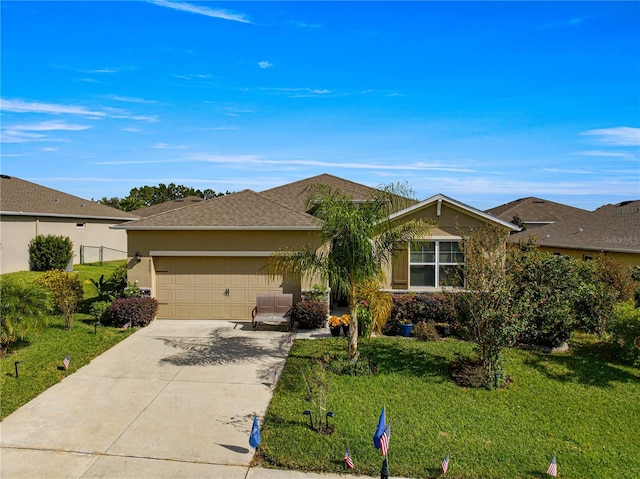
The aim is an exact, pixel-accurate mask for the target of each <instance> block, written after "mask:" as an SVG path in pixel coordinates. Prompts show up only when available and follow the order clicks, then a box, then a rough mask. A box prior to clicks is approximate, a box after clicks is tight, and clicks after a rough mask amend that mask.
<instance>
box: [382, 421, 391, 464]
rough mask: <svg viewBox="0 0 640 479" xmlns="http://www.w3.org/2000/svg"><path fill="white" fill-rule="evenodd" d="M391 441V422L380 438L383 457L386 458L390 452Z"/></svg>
mask: <svg viewBox="0 0 640 479" xmlns="http://www.w3.org/2000/svg"><path fill="white" fill-rule="evenodd" d="M389 441H391V422H389V425H388V426H387V428H386V429H385V430H384V432H383V433H382V436H380V452H382V455H383V456H386V455H387V453H388V452H389Z"/></svg>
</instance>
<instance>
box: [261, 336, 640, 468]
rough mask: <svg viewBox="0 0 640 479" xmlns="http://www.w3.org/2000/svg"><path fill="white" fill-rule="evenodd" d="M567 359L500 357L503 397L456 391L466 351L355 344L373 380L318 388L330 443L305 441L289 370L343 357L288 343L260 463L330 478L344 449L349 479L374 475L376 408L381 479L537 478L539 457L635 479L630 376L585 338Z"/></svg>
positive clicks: (635, 410)
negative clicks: (385, 442)
mask: <svg viewBox="0 0 640 479" xmlns="http://www.w3.org/2000/svg"><path fill="white" fill-rule="evenodd" d="M571 346H572V347H571V351H570V352H569V353H564V354H554V355H545V354H543V353H539V352H535V351H524V350H520V349H513V350H509V351H507V354H506V364H505V370H506V371H507V372H508V374H509V376H510V377H511V378H512V381H513V382H512V383H511V384H510V385H509V387H508V388H507V389H502V390H497V391H485V390H472V389H463V388H460V387H458V386H457V385H456V384H455V383H454V382H453V381H452V380H451V379H450V376H449V372H448V363H449V361H450V360H451V359H452V358H453V357H454V354H456V353H462V354H467V353H469V352H470V351H471V345H470V344H468V343H465V342H461V341H456V340H446V341H436V342H418V341H412V340H407V339H402V338H376V339H372V340H370V341H362V342H361V357H362V356H369V357H371V358H373V360H374V361H375V363H377V365H378V374H377V375H375V376H356V377H354V376H334V375H331V374H330V375H328V376H329V378H330V383H331V386H330V393H329V400H328V403H327V408H328V409H329V410H333V411H335V412H336V417H335V418H334V419H333V420H332V423H333V424H335V431H334V432H333V434H332V435H330V436H325V435H321V434H318V433H315V432H313V431H312V430H311V429H310V428H309V427H308V419H307V417H305V416H303V415H302V411H303V410H305V409H308V408H309V407H310V404H309V402H307V400H306V399H305V397H306V393H305V385H304V381H303V379H302V378H301V367H303V368H304V367H305V364H308V363H309V361H313V360H314V359H313V358H317V357H319V356H320V355H322V353H323V352H325V351H328V352H341V353H345V354H346V347H347V346H346V342H345V340H344V339H342V338H331V339H326V340H316V341H296V342H295V343H294V345H293V348H292V351H291V354H290V356H289V359H288V360H287V365H286V367H285V369H284V371H283V373H282V375H281V378H280V382H279V384H278V387H277V389H276V392H275V396H274V398H273V401H272V402H271V405H270V407H269V410H268V412H267V415H266V417H265V418H264V426H263V428H262V446H261V449H260V452H261V455H262V459H263V460H264V461H265V462H266V463H267V464H271V465H273V466H276V467H284V468H292V469H302V470H315V471H340V472H345V471H346V468H345V466H344V462H343V460H342V457H343V455H344V451H345V449H346V447H349V449H350V452H351V456H352V458H353V460H354V462H355V466H356V468H355V470H354V472H355V473H360V474H368V475H373V476H378V475H379V474H380V467H381V457H380V454H379V452H378V451H377V450H376V449H374V447H373V444H372V436H373V433H374V431H375V428H376V425H377V422H378V417H379V415H380V409H381V408H382V406H383V405H386V407H387V420H390V421H391V422H392V425H393V426H392V435H391V446H390V451H389V468H390V474H391V475H397V476H406V477H439V476H441V472H440V469H439V467H440V463H441V462H442V460H443V458H444V457H445V455H446V454H447V453H450V454H451V464H450V467H449V472H448V474H447V475H446V477H453V478H509V479H514V478H544V477H549V476H547V475H546V474H545V471H546V468H547V466H548V464H549V461H550V459H551V456H552V455H553V454H554V453H555V454H556V455H557V460H558V469H559V474H558V475H559V477H563V478H575V479H583V478H592V477H593V478H595V477H597V478H612V479H613V478H615V479H621V478H629V479H631V478H637V477H640V454H639V451H640V434H639V431H640V379H639V375H640V370H638V369H634V368H630V367H625V366H621V365H618V364H614V363H611V362H607V361H606V360H605V359H603V358H602V353H601V351H600V350H599V348H598V345H597V344H595V341H593V340H592V339H591V338H590V337H587V336H580V337H579V338H577V339H574V340H573V342H572V345H571Z"/></svg>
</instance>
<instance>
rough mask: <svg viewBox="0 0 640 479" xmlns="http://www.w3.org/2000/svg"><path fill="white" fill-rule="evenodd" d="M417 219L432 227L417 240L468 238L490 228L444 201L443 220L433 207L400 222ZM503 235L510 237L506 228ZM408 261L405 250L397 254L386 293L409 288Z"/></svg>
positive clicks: (387, 276)
mask: <svg viewBox="0 0 640 479" xmlns="http://www.w3.org/2000/svg"><path fill="white" fill-rule="evenodd" d="M418 219H422V220H427V221H432V226H431V227H430V230H429V234H427V235H426V236H424V237H422V238H416V239H438V240H443V239H444V240H446V239H448V238H455V239H459V238H463V237H465V236H467V235H468V234H469V233H470V231H471V230H472V229H473V228H482V227H484V226H486V225H487V220H486V219H484V218H481V217H478V216H474V215H471V214H469V212H467V211H465V210H463V209H459V208H457V207H456V206H455V205H450V204H448V203H445V202H444V201H443V202H442V204H441V207H440V216H438V207H437V203H433V204H431V205H429V206H425V207H424V208H420V209H418V210H416V211H414V212H413V213H412V214H411V215H407V216H405V217H403V218H402V219H401V221H410V220H418ZM504 233H505V237H506V236H507V234H508V233H509V230H508V229H507V228H506V227H505V228H504ZM408 261H409V260H408V256H407V253H406V250H404V251H402V250H398V251H397V252H396V253H395V254H394V259H393V261H392V262H391V264H388V265H387V266H386V268H385V271H384V272H385V280H386V281H385V284H384V288H385V289H404V288H403V286H402V285H405V284H408V275H409V268H408V266H409V265H408ZM405 287H406V286H405Z"/></svg>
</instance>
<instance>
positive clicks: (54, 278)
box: [36, 271, 84, 329]
mask: <svg viewBox="0 0 640 479" xmlns="http://www.w3.org/2000/svg"><path fill="white" fill-rule="evenodd" d="M36 283H37V284H39V285H41V286H43V287H44V288H46V289H48V290H49V291H50V292H51V296H52V298H53V303H54V305H55V308H56V312H58V313H60V314H62V316H63V317H64V322H65V326H66V327H67V329H71V328H73V319H74V317H75V315H76V313H77V312H78V310H79V309H80V306H81V305H82V301H83V299H84V291H83V289H82V283H81V282H80V280H79V279H78V276H77V275H75V274H72V273H65V272H63V271H47V272H46V273H44V274H43V275H42V276H40V277H39V278H38V279H36Z"/></svg>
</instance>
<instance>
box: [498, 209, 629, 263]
mask: <svg viewBox="0 0 640 479" xmlns="http://www.w3.org/2000/svg"><path fill="white" fill-rule="evenodd" d="M530 235H533V236H535V237H536V238H537V240H536V244H538V245H540V246H547V247H556V248H570V249H579V250H589V251H616V252H625V253H640V200H634V201H623V202H622V203H618V204H615V205H605V206H601V207H600V208H598V209H597V210H595V211H587V212H585V213H582V214H578V215H573V216H570V217H569V218H566V219H563V220H559V221H558V222H557V223H553V224H550V225H545V226H540V227H539V228H535V229H534V230H532V231H523V232H521V233H516V234H513V235H511V236H510V237H509V241H510V242H512V243H517V242H518V241H520V240H526V239H527V238H529V236H530Z"/></svg>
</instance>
